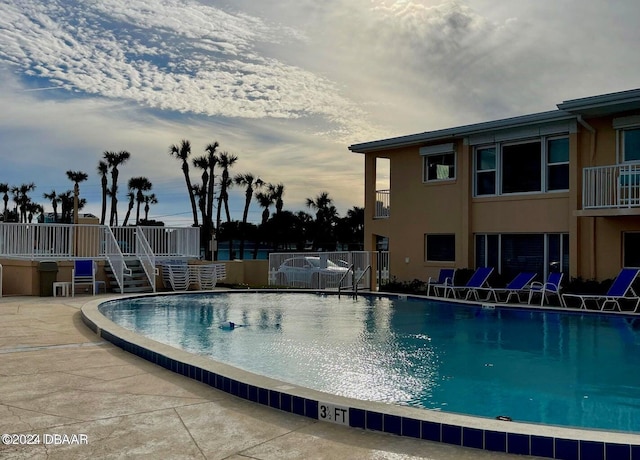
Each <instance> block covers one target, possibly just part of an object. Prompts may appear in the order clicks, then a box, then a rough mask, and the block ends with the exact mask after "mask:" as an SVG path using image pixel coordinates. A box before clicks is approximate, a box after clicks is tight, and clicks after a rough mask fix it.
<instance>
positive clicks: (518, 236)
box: [349, 89, 640, 281]
mask: <svg viewBox="0 0 640 460" xmlns="http://www.w3.org/2000/svg"><path fill="white" fill-rule="evenodd" d="M349 149H350V150H351V151H352V152H355V153H360V154H363V155H364V157H365V250H376V249H387V248H388V250H389V253H390V268H391V273H392V275H393V276H395V277H396V278H397V279H398V280H404V281H410V280H413V279H421V280H426V279H427V278H428V277H429V276H435V275H437V273H438V271H439V269H440V268H443V267H456V268H476V267H479V266H493V267H495V268H496V270H498V272H499V273H501V274H503V275H504V276H506V277H509V276H512V275H515V274H516V273H517V272H519V271H525V270H534V271H536V272H538V273H539V279H541V278H543V277H545V278H546V276H547V274H548V273H549V271H552V270H561V271H562V272H564V273H565V274H566V275H565V276H567V275H568V276H569V277H571V278H573V277H578V276H580V277H582V278H584V279H598V280H602V279H606V278H612V277H614V276H615V275H616V274H617V273H618V271H619V270H620V269H621V268H622V267H639V266H640V89H634V90H630V91H623V92H619V93H612V94H603V95H598V96H592V97H586V98H582V99H573V100H567V101H564V102H562V103H560V104H558V105H557V110H553V111H549V112H543V113H536V114H532V115H524V116H519V117H515V118H508V119H503V120H495V121H489V122H485V123H478V124H473V125H467V126H459V127H454V128H449V129H442V130H437V131H429V132H424V133H419V134H411V135H407V136H402V137H396V138H390V139H382V140H376V141H371V142H364V143H360V144H354V145H351V146H349ZM381 165H385V168H386V167H387V166H388V168H389V178H388V185H387V186H386V187H385V189H384V190H380V189H379V188H380V186H378V187H377V186H376V184H379V183H380V180H379V179H380V177H379V175H380V171H379V170H380V169H381V168H382V166H381ZM387 187H388V188H387Z"/></svg>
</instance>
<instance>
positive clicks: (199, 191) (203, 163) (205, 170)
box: [192, 155, 213, 226]
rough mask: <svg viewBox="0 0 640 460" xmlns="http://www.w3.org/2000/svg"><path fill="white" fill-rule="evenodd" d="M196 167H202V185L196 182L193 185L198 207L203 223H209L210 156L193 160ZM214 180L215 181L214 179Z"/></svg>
mask: <svg viewBox="0 0 640 460" xmlns="http://www.w3.org/2000/svg"><path fill="white" fill-rule="evenodd" d="M192 164H193V166H194V167H196V168H198V169H202V185H199V184H195V185H193V186H192V189H193V196H194V198H196V199H197V203H198V209H200V215H201V216H202V225H203V226H206V225H207V220H208V217H209V216H208V215H207V199H208V197H207V190H208V189H209V170H210V169H209V158H208V157H207V156H206V155H202V156H199V157H197V158H194V159H193V161H192ZM212 182H213V181H212Z"/></svg>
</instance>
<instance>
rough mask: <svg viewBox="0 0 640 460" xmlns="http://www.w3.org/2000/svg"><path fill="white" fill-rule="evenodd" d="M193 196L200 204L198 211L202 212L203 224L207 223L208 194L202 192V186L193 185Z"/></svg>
mask: <svg viewBox="0 0 640 460" xmlns="http://www.w3.org/2000/svg"><path fill="white" fill-rule="evenodd" d="M193 195H194V197H195V198H196V201H197V202H198V209H199V210H200V217H202V222H206V221H207V204H206V200H207V197H206V193H205V192H203V191H202V186H201V185H200V184H194V185H193ZM203 226H204V225H203Z"/></svg>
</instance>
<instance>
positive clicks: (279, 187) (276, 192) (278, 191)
mask: <svg viewBox="0 0 640 460" xmlns="http://www.w3.org/2000/svg"><path fill="white" fill-rule="evenodd" d="M268 189H269V193H270V194H271V197H272V199H273V201H275V204H276V214H280V213H281V212H282V208H283V206H284V203H283V201H282V196H283V195H284V184H283V183H278V184H275V185H274V184H269V186H268Z"/></svg>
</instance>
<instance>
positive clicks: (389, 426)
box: [81, 289, 640, 460]
mask: <svg viewBox="0 0 640 460" xmlns="http://www.w3.org/2000/svg"><path fill="white" fill-rule="evenodd" d="M199 292H207V293H239V292H280V293H287V292H305V293H316V292H317V291H309V290H296V291H291V290H269V289H257V290H232V289H215V290H213V291H188V292H185V294H197V293H199ZM320 293H322V294H337V293H333V292H324V291H320ZM176 294H178V295H179V294H181V293H178V292H166V293H153V294H137V295H136V294H133V295H131V294H130V295H121V296H115V297H112V298H109V299H96V300H92V301H89V302H87V303H85V304H84V305H83V306H82V308H81V315H82V320H83V322H84V323H85V324H86V325H87V326H88V327H89V328H90V329H91V330H93V332H94V333H96V334H97V335H99V336H100V337H101V338H103V339H105V340H107V341H109V342H111V343H112V344H114V345H116V346H118V347H120V348H122V349H124V350H125V351H128V352H130V353H133V354H135V355H137V356H139V357H142V358H143V359H146V360H148V361H150V362H152V363H154V364H158V365H160V366H161V367H164V368H166V369H168V370H171V371H172V372H176V373H178V374H181V375H184V376H186V377H189V378H192V379H195V380H197V381H200V382H202V383H205V384H207V385H209V386H212V387H214V388H216V389H219V390H222V391H225V392H227V393H229V394H232V395H234V396H238V397H240V398H242V399H246V400H249V401H253V402H256V403H259V404H263V405H267V406H270V407H272V408H274V409H279V410H283V411H285V412H290V413H294V414H297V415H302V416H305V417H309V418H312V419H315V420H319V421H324V422H332V420H329V419H327V418H326V417H325V418H322V417H321V416H320V413H319V409H318V408H319V407H320V408H322V407H325V408H327V407H328V408H331V409H332V410H333V409H334V408H335V409H336V410H345V409H346V410H348V414H347V415H346V423H344V417H345V414H343V415H342V416H343V420H342V423H340V421H336V420H333V423H340V424H343V425H347V426H350V427H354V428H362V429H367V430H372V431H379V432H385V433H390V434H395V435H399V436H405V437H410V438H418V439H425V440H431V441H436V442H443V443H446V444H452V445H457V446H464V447H472V448H480V449H483V450H488V451H495V452H505V453H511V454H521V455H535V456H540V457H547V458H564V459H574V458H575V459H578V460H582V459H586V458H602V459H607V458H616V459H626V458H629V459H630V460H631V459H633V460H638V459H640V434H635V433H629V432H616V431H605V430H595V429H594V430H590V429H579V428H569V427H562V426H555V425H541V424H540V425H539V424H533V423H525V422H518V421H514V422H512V421H502V420H495V419H490V418H484V417H475V416H469V415H463V414H454V413H448V412H441V411H436V410H427V409H420V408H414V407H408V406H399V405H392V404H387V403H382V402H373V401H364V400H359V399H354V398H348V397H343V396H338V395H332V394H329V393H325V392H321V391H318V390H313V389H310V388H305V387H301V386H298V385H294V384H290V383H288V382H283V381H280V380H277V379H273V378H270V377H265V376H262V375H259V374H255V373H252V372H248V371H245V370H242V369H239V368H236V367H233V366H230V365H227V364H224V363H221V362H218V361H214V360H212V359H210V358H206V357H203V356H199V355H195V354H192V353H189V352H187V351H184V350H180V349H178V348H174V347H172V346H170V345H166V344H162V343H160V342H156V341H155V340H152V339H149V338H146V337H143V336H141V335H139V334H137V333H135V332H133V331H130V330H128V329H125V328H123V327H121V326H118V325H117V324H115V323H114V322H112V321H111V320H109V319H108V318H106V317H105V316H104V315H103V314H102V313H101V312H100V311H99V306H100V305H102V304H104V303H108V302H111V301H114V300H120V299H125V298H136V297H146V296H164V295H176ZM367 295H376V296H378V295H379V296H381V297H391V298H401V299H403V298H417V299H421V298H426V297H424V296H414V295H405V294H396V293H382V292H380V293H371V294H367ZM438 300H441V301H442V299H438ZM455 303H460V302H455ZM470 303H471V304H473V305H474V306H478V305H481V304H482V303H478V302H470ZM500 306H501V307H502V306H503V305H502V304H500ZM526 309H529V310H541V308H535V306H529V305H527V306H526ZM545 310H547V309H545ZM569 311H571V310H569ZM582 312H585V311H584V310H582ZM336 414H338V412H336ZM610 451H611V452H610ZM625 451H627V452H628V455H627V454H626V453H625ZM607 452H610V455H611V456H608V455H607ZM614 452H615V454H614ZM620 454H622V456H620ZM614 455H615V456H614Z"/></svg>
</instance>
